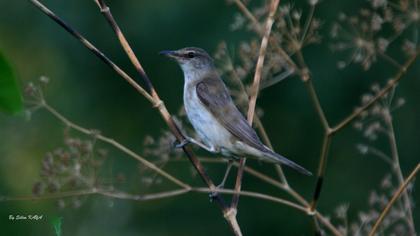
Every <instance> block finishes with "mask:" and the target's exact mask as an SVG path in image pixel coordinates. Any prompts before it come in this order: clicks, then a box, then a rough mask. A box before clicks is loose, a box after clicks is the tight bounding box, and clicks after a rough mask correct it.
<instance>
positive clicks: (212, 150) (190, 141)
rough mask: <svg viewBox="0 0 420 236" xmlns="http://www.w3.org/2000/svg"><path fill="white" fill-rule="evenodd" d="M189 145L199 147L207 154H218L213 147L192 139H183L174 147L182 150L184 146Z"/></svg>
mask: <svg viewBox="0 0 420 236" xmlns="http://www.w3.org/2000/svg"><path fill="white" fill-rule="evenodd" d="M190 143H193V144H195V145H197V146H199V147H201V148H203V149H205V150H207V151H208V152H212V153H218V152H219V151H218V150H217V148H216V147H214V146H207V145H205V144H204V143H202V142H200V141H197V140H195V139H193V138H191V137H185V139H184V140H183V141H182V142H181V143H178V144H176V145H175V147H176V148H182V147H184V146H185V145H187V144H190Z"/></svg>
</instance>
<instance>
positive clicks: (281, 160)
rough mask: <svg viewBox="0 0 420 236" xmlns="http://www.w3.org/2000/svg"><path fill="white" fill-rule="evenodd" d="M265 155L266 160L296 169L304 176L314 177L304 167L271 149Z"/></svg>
mask: <svg viewBox="0 0 420 236" xmlns="http://www.w3.org/2000/svg"><path fill="white" fill-rule="evenodd" d="M264 154H265V155H264V156H265V157H266V158H268V159H270V161H272V162H274V163H278V164H283V165H286V166H289V167H291V168H293V169H295V170H296V171H298V172H299V173H301V174H304V175H308V176H310V175H312V173H311V172H310V171H308V170H307V169H305V168H303V167H302V166H300V165H298V164H296V163H295V162H293V161H291V160H289V159H287V158H286V157H284V156H282V155H280V154H277V153H275V152H273V151H271V150H270V149H267V151H266V152H264Z"/></svg>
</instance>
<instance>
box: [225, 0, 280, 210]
mask: <svg viewBox="0 0 420 236" xmlns="http://www.w3.org/2000/svg"><path fill="white" fill-rule="evenodd" d="M279 3H280V0H273V1H272V2H271V5H270V12H269V15H268V18H267V21H266V25H265V32H264V36H263V38H262V40H261V46H260V52H259V56H258V60H257V66H256V69H255V75H254V82H253V84H252V90H251V92H250V99H249V105H248V115H247V118H248V123H249V124H250V125H252V122H253V119H254V114H255V105H256V103H257V97H258V91H259V86H260V82H261V77H262V72H263V66H264V59H265V55H266V51H267V46H268V39H269V38H270V34H271V28H272V26H273V23H274V15H275V13H276V10H277V7H278V6H279ZM245 163H246V159H245V158H241V160H240V161H239V168H238V174H237V176H236V183H235V191H237V192H240V191H241V185H242V177H243V172H244V167H245ZM238 203H239V195H237V194H234V195H233V197H232V204H231V208H233V209H235V210H236V209H237V208H238Z"/></svg>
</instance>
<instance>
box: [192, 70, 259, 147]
mask: <svg viewBox="0 0 420 236" xmlns="http://www.w3.org/2000/svg"><path fill="white" fill-rule="evenodd" d="M196 92H197V96H198V98H199V99H200V101H201V103H202V104H203V105H204V106H205V107H206V108H207V110H208V111H210V113H212V114H213V115H214V116H215V117H216V118H217V119H218V121H219V122H220V123H221V124H222V125H223V126H224V127H225V128H226V129H227V130H228V131H229V132H230V133H231V134H232V135H233V136H235V137H236V138H238V139H239V140H240V141H242V142H244V143H246V144H248V145H250V146H251V147H254V148H256V149H258V150H261V151H267V148H266V147H265V146H264V145H263V144H262V143H261V141H260V139H259V138H258V136H257V134H256V133H255V130H254V129H253V128H252V127H251V126H250V125H249V124H248V121H247V120H246V119H245V117H244V116H243V115H242V113H241V112H240V111H239V110H238V108H237V107H236V106H235V104H234V103H233V101H232V98H231V97H230V94H229V92H228V90H227V88H226V86H225V85H224V83H223V82H222V80H221V79H219V78H218V77H217V78H212V77H209V78H205V79H203V80H202V81H200V82H198V83H197V85H196Z"/></svg>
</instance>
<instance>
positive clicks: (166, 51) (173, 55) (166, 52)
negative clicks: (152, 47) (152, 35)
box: [159, 50, 179, 59]
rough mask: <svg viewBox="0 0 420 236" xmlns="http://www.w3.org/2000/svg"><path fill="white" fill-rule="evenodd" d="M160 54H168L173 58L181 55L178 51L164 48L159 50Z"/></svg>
mask: <svg viewBox="0 0 420 236" xmlns="http://www.w3.org/2000/svg"><path fill="white" fill-rule="evenodd" d="M159 54H160V55H164V56H167V57H169V58H173V59H176V58H177V57H179V54H178V53H177V51H171V50H164V51H161V52H159Z"/></svg>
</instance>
